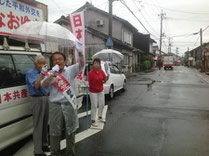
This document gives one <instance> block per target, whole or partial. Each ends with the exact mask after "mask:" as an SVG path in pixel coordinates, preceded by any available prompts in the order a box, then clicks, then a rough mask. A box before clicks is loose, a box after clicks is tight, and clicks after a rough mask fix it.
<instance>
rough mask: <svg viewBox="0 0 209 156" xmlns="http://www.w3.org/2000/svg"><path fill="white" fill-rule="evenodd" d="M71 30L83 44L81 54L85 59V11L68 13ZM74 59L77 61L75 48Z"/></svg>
mask: <svg viewBox="0 0 209 156" xmlns="http://www.w3.org/2000/svg"><path fill="white" fill-rule="evenodd" d="M69 20H70V26H71V32H72V33H73V34H74V35H75V36H76V37H77V39H78V40H79V41H80V42H81V43H82V44H83V56H84V57H85V60H86V31H85V25H86V24H85V12H84V11H82V12H77V13H74V14H70V15H69ZM75 60H76V62H78V53H77V52H76V49H75Z"/></svg>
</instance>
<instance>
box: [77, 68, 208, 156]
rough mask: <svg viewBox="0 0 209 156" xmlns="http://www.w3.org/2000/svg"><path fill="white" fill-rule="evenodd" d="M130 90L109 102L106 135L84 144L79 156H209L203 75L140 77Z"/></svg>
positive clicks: (173, 73) (177, 72)
mask: <svg viewBox="0 0 209 156" xmlns="http://www.w3.org/2000/svg"><path fill="white" fill-rule="evenodd" d="M149 84H151V85H149ZM127 87H128V90H127V91H126V92H122V93H118V94H117V95H116V96H115V98H114V99H113V100H108V101H107V104H108V112H107V123H106V125H105V128H104V130H103V131H102V132H100V133H98V134H96V135H94V136H91V137H89V138H87V139H85V140H83V141H81V142H79V143H78V144H77V156H208V155H209V148H208V147H209V122H208V121H209V84H208V83H206V82H205V81H203V80H202V79H201V77H200V75H199V73H198V72H197V71H194V70H191V69H189V68H186V67H182V66H179V67H175V69H174V70H173V71H164V70H161V71H158V70H156V71H155V72H152V73H146V74H145V73H139V74H138V75H137V76H134V77H131V78H129V80H128V86H127Z"/></svg>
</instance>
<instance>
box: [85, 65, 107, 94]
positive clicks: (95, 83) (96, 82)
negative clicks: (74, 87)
mask: <svg viewBox="0 0 209 156" xmlns="http://www.w3.org/2000/svg"><path fill="white" fill-rule="evenodd" d="M88 81H89V91H90V92H92V93H99V92H101V91H103V89H104V88H103V83H105V81H106V75H105V73H104V72H103V70H102V69H98V70H95V69H92V70H90V71H89V73H88Z"/></svg>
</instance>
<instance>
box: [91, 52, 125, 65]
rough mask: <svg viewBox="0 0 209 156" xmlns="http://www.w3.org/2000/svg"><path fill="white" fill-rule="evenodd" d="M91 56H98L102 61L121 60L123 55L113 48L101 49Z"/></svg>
mask: <svg viewBox="0 0 209 156" xmlns="http://www.w3.org/2000/svg"><path fill="white" fill-rule="evenodd" d="M92 58H93V59H95V58H99V59H101V60H103V61H112V62H120V61H121V60H123V58H124V55H123V54H122V53H121V52H119V51H116V50H113V49H103V50H101V51H98V52H97V53H96V54H94V55H93V56H92Z"/></svg>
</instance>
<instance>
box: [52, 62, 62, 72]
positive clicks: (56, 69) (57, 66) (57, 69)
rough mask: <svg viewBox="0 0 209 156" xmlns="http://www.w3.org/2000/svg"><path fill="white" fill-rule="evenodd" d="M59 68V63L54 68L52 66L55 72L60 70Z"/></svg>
mask: <svg viewBox="0 0 209 156" xmlns="http://www.w3.org/2000/svg"><path fill="white" fill-rule="evenodd" d="M59 70H60V67H59V65H58V64H56V65H55V66H54V67H53V68H52V71H53V72H57V73H58V72H59Z"/></svg>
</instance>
